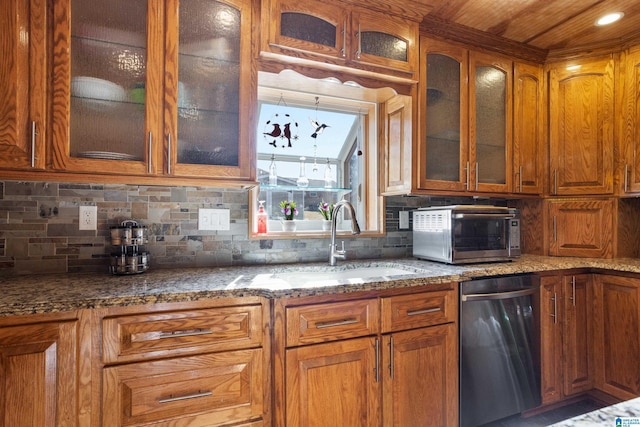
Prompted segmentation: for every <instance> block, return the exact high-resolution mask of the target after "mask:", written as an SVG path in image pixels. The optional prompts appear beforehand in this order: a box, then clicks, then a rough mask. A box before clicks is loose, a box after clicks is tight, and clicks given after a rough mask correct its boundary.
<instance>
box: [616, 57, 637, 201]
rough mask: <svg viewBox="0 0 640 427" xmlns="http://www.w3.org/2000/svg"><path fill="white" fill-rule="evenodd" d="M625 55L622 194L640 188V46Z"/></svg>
mask: <svg viewBox="0 0 640 427" xmlns="http://www.w3.org/2000/svg"><path fill="white" fill-rule="evenodd" d="M622 58H623V60H622V67H624V68H623V70H624V71H623V76H624V79H622V81H621V83H622V84H621V87H622V88H621V91H622V110H621V116H622V119H621V120H619V123H620V138H618V140H619V147H618V152H619V153H620V155H621V157H622V158H621V159H620V164H621V167H620V169H619V171H618V176H619V180H618V181H619V188H620V192H621V193H622V194H636V193H639V192H640V47H635V48H633V49H629V51H627V52H625V54H624V55H623V56H622Z"/></svg>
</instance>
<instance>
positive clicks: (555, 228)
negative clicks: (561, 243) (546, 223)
mask: <svg viewBox="0 0 640 427" xmlns="http://www.w3.org/2000/svg"><path fill="white" fill-rule="evenodd" d="M553 241H554V242H557V241H558V218H557V217H556V216H555V215H554V217H553Z"/></svg>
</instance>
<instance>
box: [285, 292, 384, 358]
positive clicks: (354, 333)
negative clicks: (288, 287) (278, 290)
mask: <svg viewBox="0 0 640 427" xmlns="http://www.w3.org/2000/svg"><path fill="white" fill-rule="evenodd" d="M286 316H287V346H289V347H291V346H297V345H304V344H311V343H318V342H324V341H332V340H337V339H344V338H352V337H360V336H365V335H372V334H377V333H378V331H379V330H380V327H379V324H380V315H379V312H378V300H376V299H370V300H360V301H344V302H336V303H328V304H314V305H306V306H301V307H289V308H287V314H286Z"/></svg>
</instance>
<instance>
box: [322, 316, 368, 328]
mask: <svg viewBox="0 0 640 427" xmlns="http://www.w3.org/2000/svg"><path fill="white" fill-rule="evenodd" d="M354 323H358V319H356V318H354V317H352V318H350V319H342V320H337V321H335V322H320V323H316V329H324V328H333V327H335V326H344V325H353V324H354Z"/></svg>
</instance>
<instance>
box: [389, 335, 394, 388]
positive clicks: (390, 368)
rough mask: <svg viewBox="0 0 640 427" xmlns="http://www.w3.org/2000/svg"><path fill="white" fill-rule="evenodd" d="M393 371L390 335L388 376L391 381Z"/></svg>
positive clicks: (391, 339) (391, 338)
mask: <svg viewBox="0 0 640 427" xmlns="http://www.w3.org/2000/svg"><path fill="white" fill-rule="evenodd" d="M393 375H394V369H393V335H391V337H390V340H389V376H390V377H391V379H393Z"/></svg>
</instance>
